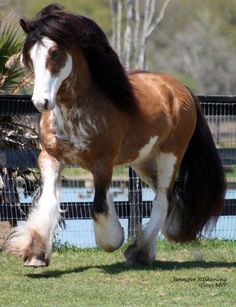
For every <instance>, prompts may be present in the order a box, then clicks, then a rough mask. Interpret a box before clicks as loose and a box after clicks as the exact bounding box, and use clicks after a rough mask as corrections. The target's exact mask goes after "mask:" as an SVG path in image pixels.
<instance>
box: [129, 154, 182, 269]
mask: <svg viewBox="0 0 236 307" xmlns="http://www.w3.org/2000/svg"><path fill="white" fill-rule="evenodd" d="M176 162H177V158H176V156H175V155H174V154H172V153H162V152H159V153H158V156H157V160H155V161H153V160H152V163H150V162H149V163H148V164H147V163H142V164H141V165H136V166H135V167H134V168H135V170H136V171H137V172H138V174H139V175H140V177H141V178H142V179H143V180H144V181H146V182H147V183H148V184H149V185H150V186H151V187H152V188H153V189H154V190H155V192H156V193H157V196H156V198H155V199H154V201H153V208H152V212H151V218H150V220H149V222H148V223H147V224H146V225H145V226H144V228H143V229H142V230H140V231H138V232H137V236H136V240H135V242H134V244H133V245H131V246H130V247H128V249H127V250H126V251H125V257H126V259H127V262H128V263H141V264H149V263H150V262H151V261H153V260H154V259H155V257H156V238H157V234H158V232H159V231H160V230H161V229H162V227H163V225H164V223H165V219H166V216H167V212H168V192H169V189H170V188H171V185H172V183H173V178H174V177H175V174H176ZM147 166H148V167H147ZM154 174H156V175H155V176H154Z"/></svg>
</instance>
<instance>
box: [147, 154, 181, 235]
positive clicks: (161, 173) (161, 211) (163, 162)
mask: <svg viewBox="0 0 236 307" xmlns="http://www.w3.org/2000/svg"><path fill="white" fill-rule="evenodd" d="M176 160H177V158H176V156H174V155H173V154H165V153H160V155H159V157H158V159H157V174H158V189H157V198H155V200H154V201H153V212H152V214H151V218H150V221H149V223H148V224H147V227H146V228H145V229H144V235H145V237H150V236H151V233H152V232H156V233H157V232H158V231H159V230H160V229H161V228H162V226H163V224H164V222H165V219H166V215H167V211H168V199H167V190H168V188H169V186H170V183H171V180H172V176H173V171H174V167H175V163H176ZM154 208H157V209H154Z"/></svg>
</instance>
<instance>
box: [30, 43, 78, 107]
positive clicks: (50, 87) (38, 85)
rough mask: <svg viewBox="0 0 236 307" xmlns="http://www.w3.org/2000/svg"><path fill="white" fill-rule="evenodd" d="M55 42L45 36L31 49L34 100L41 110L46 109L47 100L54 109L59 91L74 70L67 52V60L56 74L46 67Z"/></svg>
mask: <svg viewBox="0 0 236 307" xmlns="http://www.w3.org/2000/svg"><path fill="white" fill-rule="evenodd" d="M54 45H55V43H54V42H53V41H52V40H50V39H49V38H46V37H44V38H43V39H42V42H37V43H36V44H35V45H34V46H33V47H32V48H31V50H30V57H31V60H32V63H33V68H34V75H35V81H34V82H35V83H34V92H33V96H32V101H33V103H34V105H35V107H36V108H37V109H38V110H39V111H45V100H47V101H48V105H47V109H48V110H52V109H53V108H54V106H55V102H56V101H55V100H56V95H57V92H58V90H59V88H60V86H61V84H62V82H63V81H64V80H65V79H66V78H67V77H68V76H69V75H70V73H71V71H72V57H71V55H69V54H67V60H66V63H65V65H64V67H62V69H61V70H60V72H59V73H58V74H56V75H53V74H52V73H51V72H50V71H49V70H48V69H47V67H46V62H47V57H48V51H49V49H50V48H51V47H52V46H54Z"/></svg>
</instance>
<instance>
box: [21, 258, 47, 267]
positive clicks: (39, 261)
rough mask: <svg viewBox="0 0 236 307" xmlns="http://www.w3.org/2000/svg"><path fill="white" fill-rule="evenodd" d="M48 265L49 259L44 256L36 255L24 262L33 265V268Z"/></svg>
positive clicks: (26, 265)
mask: <svg viewBox="0 0 236 307" xmlns="http://www.w3.org/2000/svg"><path fill="white" fill-rule="evenodd" d="M48 265H49V260H48V259H45V257H44V256H35V257H32V258H28V259H26V261H25V262H24V266H25V267H32V268H39V267H47V266H48Z"/></svg>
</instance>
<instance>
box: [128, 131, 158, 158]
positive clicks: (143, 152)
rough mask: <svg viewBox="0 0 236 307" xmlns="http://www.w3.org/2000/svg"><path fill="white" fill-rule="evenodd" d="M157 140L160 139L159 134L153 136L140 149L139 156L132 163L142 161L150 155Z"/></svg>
mask: <svg viewBox="0 0 236 307" xmlns="http://www.w3.org/2000/svg"><path fill="white" fill-rule="evenodd" d="M157 141H158V136H153V137H151V138H150V140H149V142H148V143H147V144H146V145H144V146H143V147H142V148H141V149H140V151H139V155H138V158H137V159H135V160H134V161H133V162H132V163H131V164H136V163H140V162H142V161H143V160H145V159H146V158H147V157H148V155H149V154H150V153H151V151H152V149H153V147H154V145H156V143H157Z"/></svg>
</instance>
